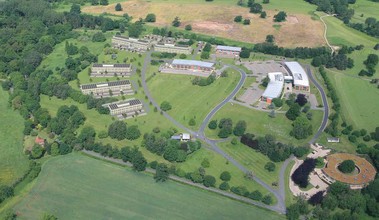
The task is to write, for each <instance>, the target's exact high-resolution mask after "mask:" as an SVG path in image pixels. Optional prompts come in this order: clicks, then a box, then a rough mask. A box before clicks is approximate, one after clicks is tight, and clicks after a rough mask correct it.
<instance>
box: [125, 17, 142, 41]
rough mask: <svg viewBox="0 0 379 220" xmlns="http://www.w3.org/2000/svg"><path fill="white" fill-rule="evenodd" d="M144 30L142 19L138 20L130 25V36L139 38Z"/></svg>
mask: <svg viewBox="0 0 379 220" xmlns="http://www.w3.org/2000/svg"><path fill="white" fill-rule="evenodd" d="M143 30H144V28H143V25H142V21H136V22H134V23H133V24H130V25H129V27H128V32H129V37H135V38H138V37H139V36H140V35H141V33H142V31H143Z"/></svg>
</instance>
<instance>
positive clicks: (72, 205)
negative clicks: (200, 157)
mask: <svg viewBox="0 0 379 220" xmlns="http://www.w3.org/2000/svg"><path fill="white" fill-rule="evenodd" d="M83 177H85V178H83ZM88 201H91V203H88ZM183 204H187V205H183ZM220 207H223V208H222V209H220ZM14 210H15V211H16V212H17V213H18V214H19V218H20V219H39V218H40V217H41V216H42V215H43V213H46V212H48V213H51V214H54V215H55V216H57V217H58V218H59V219H104V218H109V219H120V218H125V216H128V217H129V218H136V219H153V218H154V219H210V218H217V219H230V218H238V219H247V218H253V217H254V218H262V219H263V218H264V219H282V218H283V216H280V215H277V214H275V213H273V212H269V211H266V210H263V209H260V208H257V207H255V206H250V205H246V204H243V203H240V202H237V201H234V200H231V199H227V198H225V197H222V196H219V195H216V194H213V193H210V192H207V191H203V190H200V189H197V188H194V187H190V186H185V185H182V184H179V183H176V182H172V181H168V182H166V183H159V184H157V183H155V182H154V180H153V178H152V177H151V176H150V175H146V174H143V173H136V172H133V171H131V170H129V169H127V168H123V167H120V166H117V165H113V164H109V163H107V162H103V161H99V160H96V159H92V158H89V157H86V156H82V155H80V154H70V155H67V156H60V157H56V158H53V159H51V160H49V161H47V162H46V163H45V164H44V165H43V169H42V172H41V174H40V176H39V178H38V179H37V181H36V183H35V186H34V187H33V189H32V190H31V191H30V193H29V194H28V195H27V196H26V197H24V198H23V199H22V200H21V201H20V202H19V203H18V204H16V205H15V207H14ZM283 219H284V218H283Z"/></svg>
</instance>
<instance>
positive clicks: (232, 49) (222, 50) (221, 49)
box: [216, 45, 242, 56]
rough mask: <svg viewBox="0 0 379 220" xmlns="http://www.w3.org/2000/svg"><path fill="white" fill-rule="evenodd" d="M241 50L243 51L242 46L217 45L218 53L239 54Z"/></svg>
mask: <svg viewBox="0 0 379 220" xmlns="http://www.w3.org/2000/svg"><path fill="white" fill-rule="evenodd" d="M241 51H242V49H241V47H230V46H222V45H218V46H216V54H217V55H229V56H230V55H232V56H239V55H240V53H241Z"/></svg>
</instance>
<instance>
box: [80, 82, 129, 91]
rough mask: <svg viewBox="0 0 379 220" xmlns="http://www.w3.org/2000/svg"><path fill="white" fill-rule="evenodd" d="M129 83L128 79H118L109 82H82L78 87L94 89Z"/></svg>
mask: <svg viewBox="0 0 379 220" xmlns="http://www.w3.org/2000/svg"><path fill="white" fill-rule="evenodd" d="M129 84H130V81H129V80H119V81H111V82H100V83H91V84H84V85H81V86H80V87H81V88H82V89H83V90H86V89H94V88H99V87H112V86H121V85H129Z"/></svg>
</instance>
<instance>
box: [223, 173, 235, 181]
mask: <svg viewBox="0 0 379 220" xmlns="http://www.w3.org/2000/svg"><path fill="white" fill-rule="evenodd" d="M231 178H232V176H231V175H230V173H229V172H228V171H224V172H222V173H221V175H220V179H221V180H222V181H229V180H230V179H231Z"/></svg>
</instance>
